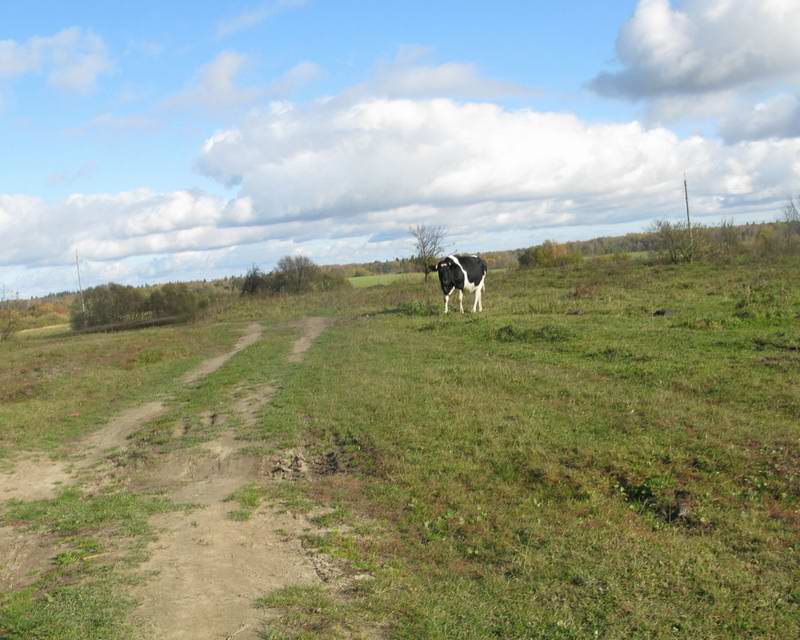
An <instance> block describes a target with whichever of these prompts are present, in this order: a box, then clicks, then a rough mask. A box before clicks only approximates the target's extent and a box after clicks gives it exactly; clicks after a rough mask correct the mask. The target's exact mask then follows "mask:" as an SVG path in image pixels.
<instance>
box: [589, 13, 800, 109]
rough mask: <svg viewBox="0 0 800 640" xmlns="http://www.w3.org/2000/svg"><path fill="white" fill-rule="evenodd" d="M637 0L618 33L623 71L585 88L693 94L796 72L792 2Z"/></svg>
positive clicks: (799, 21) (796, 18) (799, 49)
mask: <svg viewBox="0 0 800 640" xmlns="http://www.w3.org/2000/svg"><path fill="white" fill-rule="evenodd" d="M680 6H681V8H680V9H679V8H677V7H673V6H672V4H671V3H670V1H669V0H640V2H639V4H638V6H637V8H636V12H635V14H634V16H633V17H632V18H631V19H630V20H629V21H628V22H627V23H626V24H625V25H624V26H623V27H622V29H621V30H620V32H619V35H618V37H617V45H616V47H617V55H618V57H619V62H620V64H621V65H622V68H621V69H620V70H618V71H612V72H603V73H600V74H599V75H598V76H596V77H595V78H594V80H592V82H591V85H590V86H591V87H592V88H593V89H594V90H595V91H597V92H599V93H601V94H604V95H610V96H618V97H625V98H630V99H640V98H654V97H659V96H669V95H694V94H703V93H708V92H716V91H723V90H726V89H731V88H736V87H743V86H748V85H753V84H758V83H763V82H765V81H770V80H776V79H780V78H784V79H785V78H788V77H795V78H796V77H797V74H798V68H800V38H798V35H797V34H798V33H800V3H798V2H797V0H736V1H735V2H733V1H732V0H686V1H685V2H683V3H681V5H680Z"/></svg>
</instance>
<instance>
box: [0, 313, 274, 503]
mask: <svg viewBox="0 0 800 640" xmlns="http://www.w3.org/2000/svg"><path fill="white" fill-rule="evenodd" d="M262 331H263V327H262V326H261V325H260V324H259V323H257V322H254V323H252V324H250V325H248V327H247V329H246V331H245V333H244V335H242V337H241V338H239V340H238V341H237V343H236V345H235V346H234V347H233V349H232V350H231V351H228V352H227V353H224V354H222V355H220V356H216V357H214V358H209V359H208V360H206V361H205V362H203V363H202V364H201V365H200V366H199V367H197V368H196V369H194V370H192V371H190V372H189V373H188V374H187V375H186V376H184V378H183V382H185V383H187V384H190V383H194V382H197V381H199V380H200V379H201V378H203V377H205V376H207V375H209V374H210V373H213V372H214V371H216V370H217V369H219V368H220V367H221V366H222V365H223V364H225V363H226V362H227V361H228V360H230V359H231V358H232V357H233V356H234V355H236V354H237V353H239V351H241V350H242V349H245V348H246V347H248V346H250V345H252V344H253V343H255V342H256V341H257V340H258V339H259V338H260V337H261V334H262ZM165 410H166V405H165V404H164V402H162V401H152V402H147V403H145V404H143V405H139V406H136V407H132V408H130V409H127V410H125V411H123V412H122V413H121V414H119V415H118V416H116V417H115V418H113V419H112V420H110V421H109V422H108V423H107V424H106V425H105V426H103V427H101V428H100V429H99V430H98V431H96V432H95V433H93V434H91V435H90V436H88V437H87V438H84V439H83V440H82V441H80V442H78V443H77V444H76V445H75V449H76V450H77V451H78V452H79V453H80V454H81V455H82V457H81V458H80V459H78V460H76V461H72V462H67V461H60V460H52V459H50V458H49V457H47V456H43V455H41V456H32V457H29V458H21V459H18V460H15V461H14V467H13V469H12V470H11V471H6V472H0V500H9V499H12V498H17V499H20V500H38V499H44V498H52V497H53V496H55V494H56V492H57V491H58V489H59V488H60V487H62V486H64V485H67V484H71V483H72V482H74V476H75V474H76V473H78V472H79V471H81V470H84V469H87V468H89V467H91V466H92V465H94V464H95V463H97V462H98V461H99V460H101V459H102V458H103V457H104V456H105V454H106V453H107V452H108V450H109V449H115V448H119V447H123V446H125V444H126V442H127V439H128V436H130V435H131V434H132V433H133V432H134V431H136V430H137V429H139V428H140V427H141V426H142V425H143V424H146V423H147V422H149V421H150V420H153V419H154V418H156V417H157V416H159V415H160V414H161V413H163V412H164V411H165Z"/></svg>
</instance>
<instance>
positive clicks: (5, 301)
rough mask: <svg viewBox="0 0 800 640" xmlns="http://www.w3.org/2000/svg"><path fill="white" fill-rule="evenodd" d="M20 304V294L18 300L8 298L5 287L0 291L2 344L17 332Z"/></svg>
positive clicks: (0, 336) (0, 339) (0, 337)
mask: <svg viewBox="0 0 800 640" xmlns="http://www.w3.org/2000/svg"><path fill="white" fill-rule="evenodd" d="M18 302H19V294H17V298H16V300H15V299H13V298H11V297H10V296H6V288H5V287H3V288H2V291H0V342H2V341H3V340H8V339H9V338H10V337H11V334H13V333H14V332H15V331H16V330H17V322H18V316H17V306H18Z"/></svg>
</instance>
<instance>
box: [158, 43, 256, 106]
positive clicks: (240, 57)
mask: <svg viewBox="0 0 800 640" xmlns="http://www.w3.org/2000/svg"><path fill="white" fill-rule="evenodd" d="M247 63H248V58H247V56H245V55H244V54H241V53H238V52H236V51H223V52H221V53H219V54H218V55H217V56H216V57H215V58H214V59H213V60H212V61H211V62H209V63H208V64H207V65H204V66H203V67H201V68H200V70H199V71H198V72H197V74H196V77H195V79H194V81H193V82H192V83H191V84H190V86H189V87H187V88H186V89H184V90H183V91H180V92H178V93H177V94H175V95H174V96H172V97H170V98H169V99H168V100H167V106H171V107H195V106H203V107H207V108H211V109H224V108H228V107H234V106H240V105H246V104H250V103H252V102H253V101H255V100H257V99H258V98H259V97H260V96H261V95H263V93H264V90H263V89H261V88H259V87H255V86H249V87H244V86H241V85H240V84H239V83H238V78H239V75H240V74H241V72H242V70H243V69H244V68H245V66H246V65H247Z"/></svg>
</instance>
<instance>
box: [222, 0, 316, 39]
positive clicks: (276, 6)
mask: <svg viewBox="0 0 800 640" xmlns="http://www.w3.org/2000/svg"><path fill="white" fill-rule="evenodd" d="M304 4H305V0H276V1H274V2H266V3H263V4H260V5H256V6H254V7H250V8H249V9H245V10H244V11H242V12H241V13H240V14H238V15H235V16H233V17H230V18H226V19H224V20H220V21H219V22H218V23H217V28H216V35H217V38H226V37H228V36H231V35H233V34H235V33H238V32H240V31H244V30H246V29H252V28H253V27H255V26H258V25H259V24H261V23H262V22H264V21H265V20H267V19H268V18H272V17H273V16H276V15H278V14H280V13H282V12H283V11H286V10H287V9H292V8H295V7H301V6H303V5H304Z"/></svg>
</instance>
